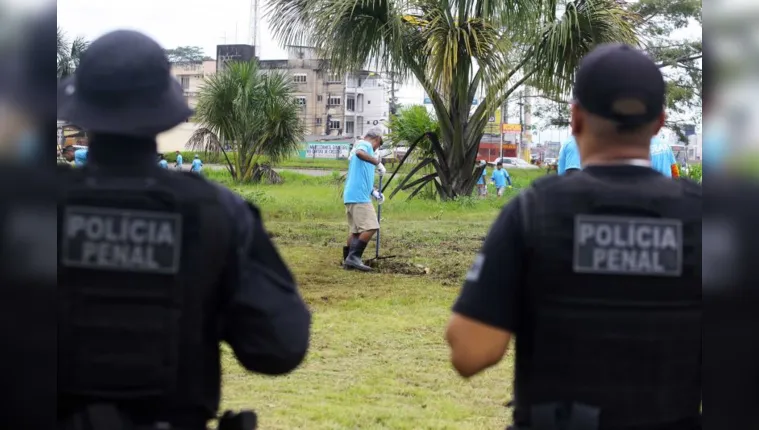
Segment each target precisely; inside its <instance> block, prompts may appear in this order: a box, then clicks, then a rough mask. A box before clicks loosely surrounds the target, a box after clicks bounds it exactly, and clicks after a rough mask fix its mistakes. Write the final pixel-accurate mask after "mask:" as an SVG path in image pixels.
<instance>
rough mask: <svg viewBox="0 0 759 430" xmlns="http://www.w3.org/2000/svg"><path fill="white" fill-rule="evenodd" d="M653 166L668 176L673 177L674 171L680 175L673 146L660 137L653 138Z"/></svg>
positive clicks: (676, 174)
mask: <svg viewBox="0 0 759 430" xmlns="http://www.w3.org/2000/svg"><path fill="white" fill-rule="evenodd" d="M673 166H674V167H673ZM651 168H652V169H654V170H656V171H657V172H659V173H661V174H662V175H664V176H666V177H668V178H671V177H672V176H673V173H674V174H675V176H679V175H678V171H679V169H678V168H677V159H676V158H675V154H674V153H673V152H672V147H670V146H669V145H667V143H666V142H664V140H662V139H659V138H658V137H654V138H653V139H651Z"/></svg>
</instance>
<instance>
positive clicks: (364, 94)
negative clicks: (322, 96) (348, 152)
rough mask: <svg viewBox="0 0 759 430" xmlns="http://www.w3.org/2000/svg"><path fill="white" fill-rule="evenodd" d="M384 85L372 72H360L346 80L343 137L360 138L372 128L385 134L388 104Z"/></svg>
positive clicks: (386, 89)
mask: <svg viewBox="0 0 759 430" xmlns="http://www.w3.org/2000/svg"><path fill="white" fill-rule="evenodd" d="M386 84H387V83H386V82H385V80H384V79H382V77H381V76H379V75H378V74H376V73H373V72H362V73H359V74H357V75H353V76H349V77H348V78H347V79H346V81H345V131H344V133H343V135H344V136H347V137H361V136H363V135H364V133H366V132H367V131H369V129H370V128H372V127H380V128H381V129H382V130H383V131H384V132H387V130H388V128H387V121H388V119H389V118H388V115H389V111H390V103H389V95H388V93H387V92H388V88H387V85H386Z"/></svg>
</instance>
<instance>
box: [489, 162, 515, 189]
mask: <svg viewBox="0 0 759 430" xmlns="http://www.w3.org/2000/svg"><path fill="white" fill-rule="evenodd" d="M490 179H491V180H492V181H493V183H494V184H495V190H496V194H497V195H498V197H501V196H502V195H503V190H504V189H505V188H506V183H507V182H508V184H509V188H511V177H510V176H509V172H507V171H506V170H505V169H504V168H503V163H501V162H500V161H499V162H498V164H496V165H495V170H493V176H491V178H490Z"/></svg>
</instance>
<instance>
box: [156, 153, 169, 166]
mask: <svg viewBox="0 0 759 430" xmlns="http://www.w3.org/2000/svg"><path fill="white" fill-rule="evenodd" d="M159 157H160V158H161V160H160V161H158V167H160V168H161V169H168V168H169V162H168V161H166V156H164V155H163V154H160V155H159Z"/></svg>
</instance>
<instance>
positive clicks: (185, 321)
mask: <svg viewBox="0 0 759 430" xmlns="http://www.w3.org/2000/svg"><path fill="white" fill-rule="evenodd" d="M197 183H198V182H196V181H193V180H192V179H188V178H185V177H183V176H181V175H176V174H173V175H172V174H171V173H170V172H156V173H152V176H148V177H110V176H108V174H107V172H103V173H102V174H98V173H97V172H93V171H91V170H90V169H87V168H84V169H81V170H80V171H79V172H77V174H76V175H72V178H71V181H70V183H67V184H66V186H65V189H66V192H65V195H64V197H63V199H62V201H60V202H59V205H58V211H59V212H58V222H59V229H58V231H59V237H58V240H59V246H58V248H59V272H58V280H59V286H58V292H59V296H60V298H59V336H58V339H59V356H58V358H59V360H58V362H59V369H58V375H59V379H58V390H59V392H60V393H63V394H66V395H75V396H85V397H93V398H97V399H101V400H107V399H127V400H128V399H145V398H152V397H156V398H166V397H168V396H174V395H180V396H181V395H183V393H177V391H178V377H179V374H180V371H179V367H180V361H181V362H182V363H187V362H191V361H192V360H195V361H198V357H201V356H202V355H203V354H202V352H203V348H204V347H205V346H206V345H205V344H204V339H203V330H204V320H205V319H204V315H203V314H202V313H203V308H202V306H201V304H202V303H203V301H204V300H207V298H208V297H210V296H209V293H208V292H209V291H210V290H211V288H212V287H213V286H214V285H215V282H216V280H217V279H218V274H219V272H220V267H221V264H222V262H221V261H220V259H223V258H224V255H225V252H226V250H227V249H228V243H229V242H228V240H229V235H228V234H227V233H225V232H226V231H227V230H226V228H225V222H224V221H226V220H225V219H223V218H220V214H221V213H222V212H221V211H222V209H223V208H221V207H220V204H219V202H218V199H217V196H216V194H215V192H214V191H215V190H214V189H212V188H211V187H210V186H208V185H207V184H205V185H207V186H195V185H196V184H197ZM204 259H205V261H204ZM204 269H205V270H207V271H208V272H209V275H208V276H207V277H206V278H203V277H200V278H197V277H196V276H197V275H195V274H196V273H198V271H199V270H204ZM181 357H184V359H183V360H180V358H181ZM194 369H195V368H193V370H194Z"/></svg>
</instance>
